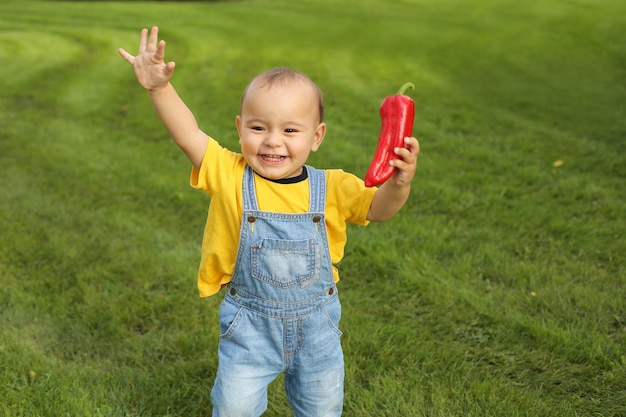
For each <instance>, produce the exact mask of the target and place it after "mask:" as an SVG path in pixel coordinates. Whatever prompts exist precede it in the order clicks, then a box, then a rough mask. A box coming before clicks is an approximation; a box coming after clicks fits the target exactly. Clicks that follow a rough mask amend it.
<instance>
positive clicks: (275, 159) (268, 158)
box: [260, 155, 287, 164]
mask: <svg viewBox="0 0 626 417" xmlns="http://www.w3.org/2000/svg"><path fill="white" fill-rule="evenodd" d="M260 158H261V160H262V161H263V162H265V163H268V164H278V163H280V162H283V161H284V160H285V159H287V157H286V156H282V155H260Z"/></svg>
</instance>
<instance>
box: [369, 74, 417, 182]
mask: <svg viewBox="0 0 626 417" xmlns="http://www.w3.org/2000/svg"><path fill="white" fill-rule="evenodd" d="M408 88H411V89H412V88H414V85H413V84H412V83H406V84H404V85H403V86H402V87H400V90H399V91H398V94H396V95H393V96H389V97H387V98H385V100H383V103H382V104H381V105H380V118H381V120H382V127H381V129H380V136H379V137H378V146H377V148H376V152H375V153H374V159H373V160H372V163H371V164H370V166H369V169H368V170H367V173H366V174H365V186H366V187H374V186H376V185H380V184H382V183H384V182H385V181H387V180H388V179H389V178H391V176H392V175H393V172H394V171H395V168H394V167H392V166H391V165H389V162H390V161H391V160H392V159H399V158H400V157H399V156H398V155H396V154H395V153H394V151H393V150H394V148H403V147H404V138H405V137H407V136H411V135H412V133H413V119H414V117H415V104H414V103H413V100H412V99H411V97H409V96H406V95H404V92H405V91H406V90H407V89H408Z"/></svg>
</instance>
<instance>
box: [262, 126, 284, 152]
mask: <svg viewBox="0 0 626 417" xmlns="http://www.w3.org/2000/svg"><path fill="white" fill-rule="evenodd" d="M263 143H264V144H265V145H266V146H270V147H273V148H275V147H278V146H280V145H281V144H282V140H281V138H280V132H276V131H273V130H272V131H269V132H267V135H265V140H264V141H263Z"/></svg>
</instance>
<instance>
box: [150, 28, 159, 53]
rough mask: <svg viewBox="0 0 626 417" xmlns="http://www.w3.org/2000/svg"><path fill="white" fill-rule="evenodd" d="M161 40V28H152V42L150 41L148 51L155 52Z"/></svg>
mask: <svg viewBox="0 0 626 417" xmlns="http://www.w3.org/2000/svg"><path fill="white" fill-rule="evenodd" d="M158 40H159V28H158V27H156V26H153V27H152V30H151V31H150V40H149V41H148V49H147V50H148V51H155V50H156V49H157V42H158Z"/></svg>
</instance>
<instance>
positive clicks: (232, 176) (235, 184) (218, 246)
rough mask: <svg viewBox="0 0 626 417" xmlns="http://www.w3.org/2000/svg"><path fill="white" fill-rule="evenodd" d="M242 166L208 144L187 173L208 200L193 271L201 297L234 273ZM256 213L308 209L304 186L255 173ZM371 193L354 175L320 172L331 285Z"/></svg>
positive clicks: (231, 154)
mask: <svg viewBox="0 0 626 417" xmlns="http://www.w3.org/2000/svg"><path fill="white" fill-rule="evenodd" d="M245 167H246V162H245V160H244V158H243V156H242V155H241V154H239V153H235V152H231V151H229V150H227V149H225V148H223V147H221V146H220V145H219V144H218V143H217V141H215V140H214V139H212V138H211V139H209V144H208V146H207V149H206V152H205V154H204V159H203V160H202V165H201V166H200V169H199V170H198V169H196V168H195V167H194V168H193V169H192V171H191V178H190V184H191V186H192V187H194V188H196V189H199V190H203V191H205V192H206V193H207V194H209V195H210V196H211V204H210V205H209V213H208V217H207V222H206V225H205V228H204V236H203V239H202V258H201V261H200V268H199V271H198V289H199V291H200V296H201V297H208V296H211V295H213V294H215V293H217V292H218V291H219V290H220V288H222V287H223V286H224V285H226V284H228V282H230V278H231V276H232V274H233V270H234V268H235V261H236V258H237V249H238V244H239V232H240V225H241V216H242V213H243V203H242V201H243V197H242V191H241V184H242V181H243V173H244V169H245ZM254 181H255V187H256V192H257V200H258V204H259V210H263V211H273V212H283V213H302V212H306V211H308V210H309V181H308V179H307V180H306V181H300V182H297V183H294V184H278V183H275V182H273V181H269V180H266V179H264V178H263V177H260V176H258V175H256V174H255V176H254ZM375 192H376V188H367V187H365V185H364V183H363V181H362V180H361V179H359V178H357V177H356V176H355V175H353V174H350V173H347V172H344V171H342V170H340V169H331V170H326V210H325V217H326V230H327V232H328V245H329V249H330V258H331V262H332V264H333V274H334V278H335V281H339V273H338V271H337V268H336V267H335V266H334V265H335V264H337V263H338V262H339V261H340V260H341V258H343V254H344V248H345V245H346V241H347V236H346V224H347V223H355V224H358V225H363V226H365V225H366V224H367V223H368V221H367V220H366V217H367V213H368V211H369V208H370V205H371V203H372V199H373V198H374V193H375Z"/></svg>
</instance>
